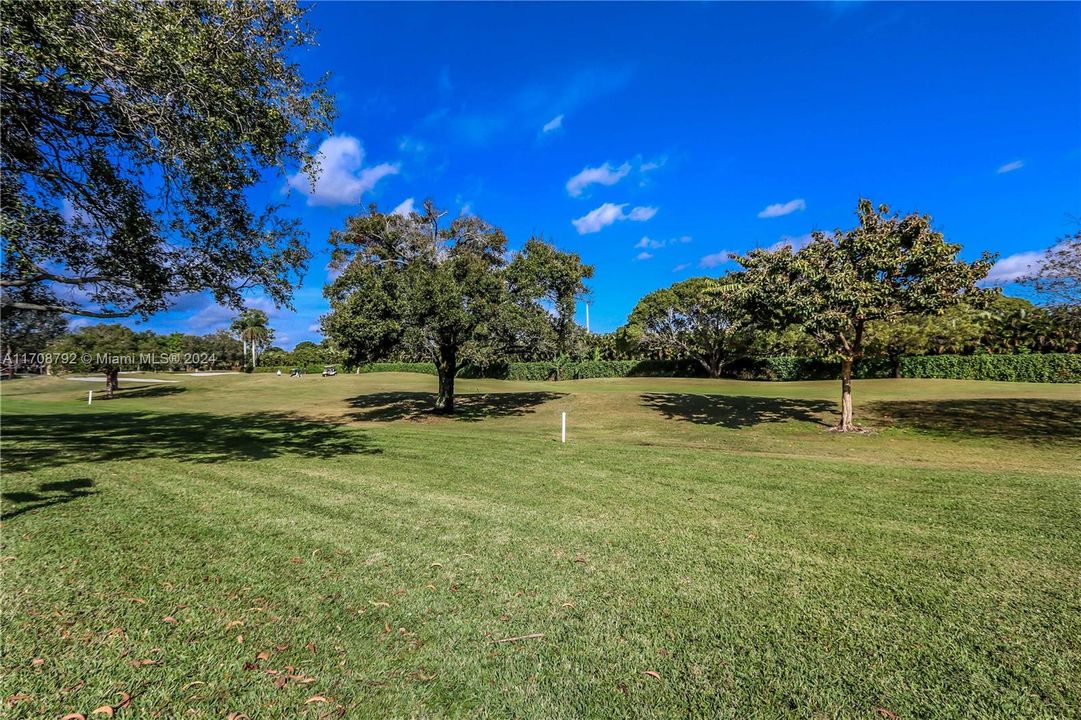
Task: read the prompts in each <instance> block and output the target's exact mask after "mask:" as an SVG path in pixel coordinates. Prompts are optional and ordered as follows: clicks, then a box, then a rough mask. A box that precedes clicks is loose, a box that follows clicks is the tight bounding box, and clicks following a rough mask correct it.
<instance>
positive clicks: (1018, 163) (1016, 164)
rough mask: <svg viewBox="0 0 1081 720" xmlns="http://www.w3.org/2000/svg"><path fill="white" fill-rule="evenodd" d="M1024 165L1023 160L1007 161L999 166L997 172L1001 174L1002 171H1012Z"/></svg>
mask: <svg viewBox="0 0 1081 720" xmlns="http://www.w3.org/2000/svg"><path fill="white" fill-rule="evenodd" d="M1024 166H1025V163H1024V161H1023V160H1014V161H1013V162H1008V163H1006V164H1005V165H1002V166H1000V167H999V169H998V171H997V172H998V174H999V175H1001V174H1003V173H1008V172H1013V171H1014V170H1020V169H1021V168H1023V167H1024Z"/></svg>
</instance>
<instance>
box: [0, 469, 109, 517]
mask: <svg viewBox="0 0 1081 720" xmlns="http://www.w3.org/2000/svg"><path fill="white" fill-rule="evenodd" d="M92 487H94V481H93V480H91V479H90V478H74V479H72V480H64V481H62V482H47V483H41V484H39V485H38V489H37V490H36V491H27V492H7V493H4V496H3V502H2V503H0V520H10V519H12V518H13V517H17V516H19V515H22V514H23V513H24V512H29V511H31V510H37V509H38V508H43V507H49V506H50V505H60V504H61V503H66V502H71V501H72V500H77V499H79V498H81V497H86V496H87V495H96V494H97V491H96V490H90V488H92Z"/></svg>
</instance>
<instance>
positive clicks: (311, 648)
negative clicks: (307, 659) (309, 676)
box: [304, 642, 315, 655]
mask: <svg viewBox="0 0 1081 720" xmlns="http://www.w3.org/2000/svg"><path fill="white" fill-rule="evenodd" d="M304 649H305V650H308V651H310V652H311V653H312V655H314V654H315V643H313V642H310V643H308V644H307V645H305V646H304Z"/></svg>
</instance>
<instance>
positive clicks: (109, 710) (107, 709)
mask: <svg viewBox="0 0 1081 720" xmlns="http://www.w3.org/2000/svg"><path fill="white" fill-rule="evenodd" d="M90 714H91V715H105V716H106V717H112V716H113V707H112V705H102V706H101V707H99V708H98V709H97V710H92V711H91V712H90Z"/></svg>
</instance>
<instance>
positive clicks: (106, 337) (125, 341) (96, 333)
mask: <svg viewBox="0 0 1081 720" xmlns="http://www.w3.org/2000/svg"><path fill="white" fill-rule="evenodd" d="M139 350H140V348H139V337H138V336H137V335H136V334H135V332H133V331H132V330H131V328H128V327H124V326H123V325H111V324H109V325H106V324H101V325H90V326H87V327H81V328H79V329H78V330H76V331H75V332H73V333H71V334H70V335H65V336H64V337H62V338H60V339H59V340H57V341H56V342H54V343H53V344H52V345H51V346H50V347H49V353H50V354H51V355H53V356H54V357H62V358H65V359H69V358H70V362H69V363H68V364H67V365H65V367H64V369H65V370H83V371H92V372H100V373H104V374H105V391H106V394H107V396H108V397H110V398H111V397H113V393H114V392H115V391H116V390H117V389H119V387H120V371H121V370H122V369H129V370H134V369H136V368H138V367H139Z"/></svg>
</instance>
